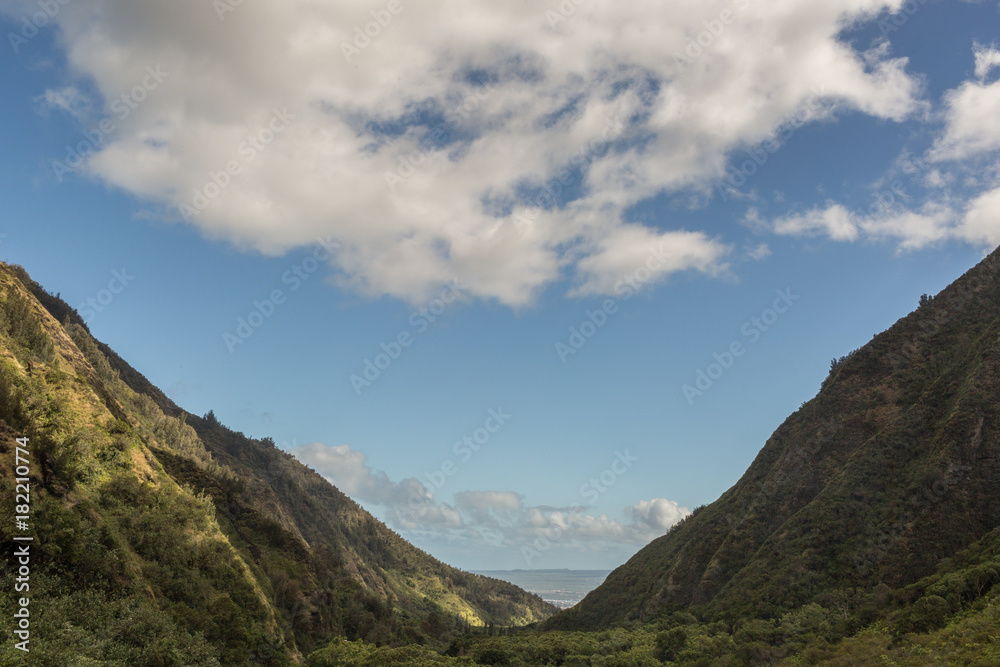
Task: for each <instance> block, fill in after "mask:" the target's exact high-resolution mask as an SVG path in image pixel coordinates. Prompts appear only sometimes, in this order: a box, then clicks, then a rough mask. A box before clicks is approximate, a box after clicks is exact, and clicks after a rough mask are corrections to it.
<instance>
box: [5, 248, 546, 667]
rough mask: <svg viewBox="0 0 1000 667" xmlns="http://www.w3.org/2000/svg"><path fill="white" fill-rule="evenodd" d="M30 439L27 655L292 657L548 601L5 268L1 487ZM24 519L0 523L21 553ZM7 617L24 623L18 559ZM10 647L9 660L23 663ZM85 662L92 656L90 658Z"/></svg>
mask: <svg viewBox="0 0 1000 667" xmlns="http://www.w3.org/2000/svg"><path fill="white" fill-rule="evenodd" d="M17 437H28V438H30V451H31V460H32V462H31V519H30V530H29V531H25V532H21V531H18V532H17V534H18V535H22V536H23V535H30V536H32V537H33V538H34V542H33V543H32V544H33V546H32V549H33V551H32V560H31V584H30V585H31V589H30V594H31V598H32V600H33V601H35V603H34V606H32V608H31V609H32V616H31V628H32V636H33V637H35V638H44V641H41V640H38V639H36V640H35V642H34V643H33V644H32V645H31V648H32V652H31V663H30V664H37V665H54V666H59V667H63V666H64V665H67V664H71V663H70V659H71V658H72V659H74V660H77V661H78V662H75V663H73V664H106V665H147V664H148V665H226V666H229V665H283V664H291V663H295V662H300V661H301V659H302V656H303V655H304V654H306V653H308V652H310V651H312V650H313V649H315V648H316V647H318V646H320V645H321V644H324V643H326V642H328V641H330V640H331V639H332V638H335V637H344V638H347V639H352V640H361V639H364V640H366V641H368V642H372V643H375V644H404V643H412V642H416V643H428V644H431V645H434V644H435V643H438V644H440V643H442V642H447V640H449V639H450V637H451V636H452V635H453V634H455V633H456V632H458V631H459V630H461V629H462V628H464V627H466V626H470V625H471V626H477V625H487V624H489V625H498V626H508V625H517V624H523V623H530V622H534V621H538V620H541V619H544V618H546V617H547V616H548V615H550V614H551V613H552V612H553V611H554V608H553V607H551V606H550V605H547V604H546V603H544V602H543V601H542V600H541V599H540V598H538V597H537V596H533V595H529V594H527V593H525V592H524V591H522V590H520V589H518V588H516V587H514V586H512V585H510V584H507V583H506V582H501V581H498V580H495V579H489V578H486V577H481V576H477V575H472V574H468V573H465V572H461V571H458V570H456V569H454V568H451V567H448V566H446V565H444V564H442V563H440V562H438V561H436V560H435V559H433V558H431V557H430V556H429V555H427V554H426V553H424V552H422V551H420V550H418V549H416V548H414V547H413V546H412V545H410V544H408V543H407V542H405V541H404V540H402V539H401V538H400V537H399V536H398V535H396V534H395V533H393V532H392V531H391V530H389V529H388V528H387V527H386V526H384V525H383V524H382V523H380V522H379V521H377V520H375V519H374V518H373V517H372V516H371V515H369V514H368V513H367V512H365V511H364V510H363V509H362V508H361V507H359V506H358V505H357V504H356V503H354V502H353V501H351V500H350V499H349V498H347V497H346V496H344V495H343V494H342V493H340V492H339V491H338V490H337V489H335V488H334V487H333V486H331V485H330V484H329V483H328V482H326V481H325V480H324V479H323V478H322V477H320V476H319V475H318V474H316V473H315V472H313V471H312V470H310V469H308V468H306V467H305V466H303V465H301V464H300V463H298V462H297V461H296V460H295V459H294V458H292V457H290V456H289V455H288V454H286V453H284V452H281V451H280V450H278V449H276V448H275V447H274V445H273V442H271V441H270V440H267V439H265V440H254V439H250V438H246V437H245V436H243V435H242V434H240V433H235V432H233V431H231V430H229V429H227V428H226V427H224V426H223V425H221V424H219V423H218V422H217V421H216V420H215V419H214V417H212V416H211V415H208V416H206V418H198V417H194V416H192V415H188V414H186V413H184V412H183V411H182V410H181V409H180V408H178V407H177V406H176V405H174V404H173V403H172V402H170V401H169V399H167V398H166V396H164V395H163V394H162V392H160V391H159V390H158V389H156V388H155V387H153V386H152V385H151V384H150V383H149V382H148V381H147V380H146V379H145V378H144V377H143V376H142V375H141V374H140V373H138V372H137V371H135V370H134V369H132V368H131V367H129V366H128V365H127V364H126V363H125V362H124V360H122V359H121V358H120V357H118V356H117V355H115V354H114V353H113V352H112V351H111V350H110V349H109V348H107V347H106V346H104V345H102V344H100V343H98V342H96V341H94V340H93V338H92V337H91V336H90V333H89V331H88V330H87V328H86V326H85V325H84V323H83V322H82V321H81V320H80V318H79V316H78V315H77V314H76V312H75V311H73V309H71V308H69V307H68V306H67V305H66V304H65V303H63V302H62V301H60V300H59V299H58V298H56V297H54V296H52V295H50V294H48V293H46V292H45V291H44V290H42V289H41V287H40V286H38V285H37V284H36V283H34V282H33V281H32V280H31V279H30V278H29V277H28V275H27V274H26V273H25V272H24V271H23V269H20V267H9V266H6V265H0V490H2V494H0V495H2V499H3V506H2V509H3V511H4V512H6V516H11V515H13V514H14V498H15V482H14V471H13V467H14V465H15V459H14V444H15V443H14V439H15V438H17ZM13 537H14V527H12V526H11V525H10V523H9V522H4V523H3V524H2V528H0V548H2V549H3V550H4V553H8V554H10V553H13V549H14V544H15V542H14V540H13ZM2 575H3V577H2V578H3V593H2V595H0V608H2V611H3V614H4V617H5V618H10V617H11V616H10V615H9V614H13V611H14V593H13V592H14V581H13V577H14V572H13V568H12V566H11V563H10V560H9V559H5V560H4V565H3V570H2ZM23 658H24V656H23V655H22V654H21V652H19V651H15V650H14V649H13V646H12V643H11V642H6V643H4V644H3V645H2V647H0V664H28V663H26V662H23ZM87 660H90V661H91V662H88V661H87Z"/></svg>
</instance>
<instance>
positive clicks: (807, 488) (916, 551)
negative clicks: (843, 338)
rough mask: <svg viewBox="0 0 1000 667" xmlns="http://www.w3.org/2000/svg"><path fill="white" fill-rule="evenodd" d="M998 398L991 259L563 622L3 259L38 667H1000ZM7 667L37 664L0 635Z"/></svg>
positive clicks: (839, 372)
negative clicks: (410, 530) (205, 406)
mask: <svg viewBox="0 0 1000 667" xmlns="http://www.w3.org/2000/svg"><path fill="white" fill-rule="evenodd" d="M60 323H61V324H60ZM998 397H1000V251H998V253H994V255H992V256H991V257H989V258H987V260H986V261H984V262H983V263H982V264H981V265H980V266H978V267H976V268H975V269H974V270H973V271H970V272H969V274H967V275H966V276H964V277H963V278H962V279H961V280H959V281H958V282H956V283H955V284H954V285H952V286H951V287H949V288H948V289H946V290H945V291H944V292H942V293H941V294H939V295H937V296H935V297H933V298H926V299H923V298H922V299H921V302H920V307H919V308H918V310H917V311H915V312H914V313H913V314H911V315H910V316H908V317H907V318H904V319H903V320H901V321H900V322H899V323H897V324H896V325H895V326H894V327H892V328H891V329H890V330H889V331H887V332H885V333H883V334H880V335H879V336H876V337H875V338H874V339H873V340H872V341H871V342H870V343H869V344H868V345H865V346H864V347H862V348H860V349H858V350H855V351H854V352H851V353H850V354H848V355H845V356H843V357H840V358H839V359H835V360H834V361H833V362H832V363H831V372H830V376H829V377H828V378H827V379H826V380H825V381H824V383H823V385H822V387H821V389H820V392H819V394H818V395H817V397H816V398H814V399H813V400H811V401H809V402H807V403H805V404H803V406H802V408H801V409H800V410H798V411H797V412H796V413H795V414H793V415H792V416H791V417H789V418H788V420H786V422H785V423H784V424H782V425H781V426H780V427H779V428H778V429H777V431H775V433H774V434H773V435H772V437H771V438H770V439H769V440H768V442H767V443H766V445H765V447H764V448H763V449H762V450H761V452H760V454H759V455H758V456H757V458H756V460H755V461H754V462H753V464H752V465H751V466H750V468H749V469H748V470H747V472H746V474H745V475H744V476H743V478H742V479H740V480H739V482H737V484H736V485H735V486H734V487H733V488H732V489H730V490H729V491H727V492H726V493H725V494H723V496H722V497H721V498H720V499H719V500H718V501H716V502H715V503H712V504H710V505H707V506H703V507H699V508H697V509H696V510H695V511H694V512H693V513H692V514H691V515H690V516H689V517H687V518H686V519H685V520H684V521H683V522H681V523H680V524H678V525H677V526H675V527H673V528H672V529H671V530H670V531H669V532H668V533H667V534H666V535H665V536H663V537H661V538H660V539H658V540H655V541H654V542H652V543H651V544H650V545H648V546H647V547H646V548H645V549H643V550H642V551H640V552H639V553H638V554H636V556H634V557H633V558H632V559H631V560H630V561H629V562H628V563H626V564H625V565H623V566H622V567H620V568H619V569H618V570H616V571H615V572H613V573H612V574H611V575H610V576H609V577H608V579H607V580H606V582H605V583H604V584H603V585H602V586H601V587H599V588H598V589H596V590H595V591H593V592H592V593H591V594H590V595H588V596H587V598H586V599H585V600H584V601H583V602H581V603H580V604H578V605H577V606H576V607H574V608H572V609H570V610H566V611H564V612H561V613H559V614H556V615H555V616H552V617H551V618H549V617H550V616H551V615H552V613H553V612H554V611H555V610H554V608H552V607H551V606H549V605H547V604H545V603H544V602H542V600H541V599H539V598H538V597H537V596H532V595H529V594H527V593H525V592H524V591H521V590H520V589H517V588H516V587H513V586H511V585H510V584H507V583H505V582H501V581H498V580H495V579H490V578H487V577H482V576H478V575H472V574H469V573H465V572H461V571H459V570H456V569H454V568H451V567H448V566H447V565H444V564H442V563H440V562H438V561H436V560H434V559H433V558H431V557H430V556H429V555H428V554H426V553H424V552H422V551H420V550H418V549H416V548H415V547H413V546H412V545H410V544H409V543H407V542H406V541H405V540H403V539H402V538H401V537H400V536H399V535H397V534H396V533H394V532H393V531H391V530H389V529H388V528H387V527H386V526H385V525H383V524H382V523H380V522H379V521H377V520H376V519H375V518H374V517H372V516H371V515H369V514H368V513H367V512H365V511H364V510H363V509H362V508H361V507H359V506H358V505H357V504H356V503H354V502H353V501H351V500H350V499H349V498H348V497H347V496H345V495H344V494H342V493H340V492H339V491H338V490H337V489H336V488H334V487H333V486H331V485H330V484H329V483H327V482H326V481H325V480H324V479H323V478H322V477H320V476H319V475H318V474H317V473H315V472H314V471H312V470H310V469H309V468H307V467H305V466H303V465H301V464H300V463H299V462H298V461H296V460H295V459H294V458H293V457H292V456H290V455H289V454H287V453H286V452H283V451H281V450H279V449H277V448H276V447H275V446H274V442H273V441H272V440H270V439H268V438H264V439H260V440H258V439H253V438H248V437H246V436H245V435H243V434H242V433H238V432H235V431H233V430H231V429H229V428H227V427H225V426H224V425H223V424H221V423H219V421H218V419H216V418H215V415H214V414H213V413H211V412H209V413H208V414H206V415H205V416H204V417H198V416H195V415H191V414H188V413H186V412H184V411H183V410H182V409H181V408H179V407H178V406H176V405H175V404H173V403H172V402H171V401H170V400H169V399H168V398H167V397H166V396H165V395H164V394H163V393H162V392H160V391H159V390H158V389H157V388H156V387H154V386H153V385H152V384H151V383H150V382H149V381H148V380H147V379H146V378H144V377H143V376H142V375H141V374H140V373H138V372H137V371H136V370H135V369H133V368H131V367H130V366H129V365H128V364H127V363H126V362H125V361H124V360H122V359H121V358H120V357H118V355H116V354H114V352H113V351H112V350H110V348H108V347H107V346H105V345H103V344H102V343H99V342H98V341H95V340H94V339H93V338H92V336H91V335H90V332H89V330H88V329H87V327H86V325H85V324H84V323H83V322H82V320H81V319H80V318H79V315H78V314H77V313H76V312H75V311H74V310H73V309H72V308H70V307H68V306H67V305H66V304H65V303H63V302H62V301H61V300H60V299H59V298H58V296H53V295H51V294H49V293H47V292H45V290H43V289H42V288H41V287H40V286H39V285H37V283H34V282H33V281H31V279H30V277H28V275H27V273H25V272H24V270H23V269H21V268H20V267H7V266H4V265H0V491H2V494H0V498H2V501H3V503H2V507H0V511H4V512H6V513H7V516H10V515H11V514H12V513H13V511H12V509H13V498H14V481H13V479H14V474H13V470H12V465H13V456H11V453H12V448H13V441H14V439H15V438H16V437H22V436H27V437H29V438H30V439H31V452H32V457H33V458H32V461H33V462H32V474H31V488H32V491H31V494H32V495H31V498H32V500H31V503H32V518H31V528H32V532H31V534H32V536H33V537H34V538H35V542H34V545H35V551H34V552H33V555H32V578H31V595H32V598H33V599H35V600H39V601H44V604H38V605H36V606H33V607H32V616H31V627H32V632H33V636H34V637H44V642H42V641H38V642H37V643H35V644H33V645H32V655H31V662H30V664H38V665H53V666H56V665H58V666H60V667H61V666H63V665H67V664H94V665H123V666H125V665H128V666H132V665H157V666H158V665H199V666H202V665H204V666H210V665H213V666H214V665H225V666H226V667H229V666H230V665H290V664H306V665H309V666H311V667H326V666H329V665H378V666H381V665H448V664H456V665H460V664H464V665H474V664H478V665H510V666H517V665H594V666H596V665H630V666H631V665H638V666H642V665H699V666H700V665H705V666H708V665H741V666H742V665H788V666H791V665H814V664H822V665H845V666H846V665H869V664H871V665H874V664H884V665H926V664H966V665H995V664H1000V646H998V641H1000V610H998V596H1000V588H997V584H998V583H1000V526H998V521H997V517H998V516H1000V495H998V494H997V493H996V489H997V485H998V482H1000V417H998V415H1000V409H998V408H1000V405H998V403H1000V398H998ZM10 531H11V528H10V526H9V525H3V527H2V528H0V549H3V550H5V552H6V553H11V551H12V549H13V545H14V542H13V540H12V537H13V535H12V534H11V532H10ZM13 577H14V571H13V569H12V568H11V566H10V563H9V562H8V561H5V562H4V565H3V569H2V570H0V580H2V581H0V586H2V587H3V588H2V590H3V593H2V594H0V611H2V613H3V614H4V615H5V617H9V616H7V615H9V614H12V613H13V610H14V605H15V601H14V598H13V593H12V591H13V590H14V587H13ZM0 664H4V665H7V664H11V665H16V664H29V663H28V662H27V661H26V660H25V656H24V655H23V654H22V653H21V652H18V651H15V650H14V649H13V645H12V643H11V642H5V643H4V644H3V645H0Z"/></svg>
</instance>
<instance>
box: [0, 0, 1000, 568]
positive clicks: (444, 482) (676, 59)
mask: <svg viewBox="0 0 1000 667" xmlns="http://www.w3.org/2000/svg"><path fill="white" fill-rule="evenodd" d="M0 17H2V18H0V31H2V33H3V35H4V42H5V44H4V45H2V46H0V50H2V51H3V53H2V55H0V84H2V90H3V94H2V95H0V114H2V118H3V123H2V124H0V202H2V204H3V209H2V214H0V216H2V223H0V259H3V260H4V261H7V262H12V263H17V264H21V265H22V266H24V267H25V268H27V270H28V271H29V273H31V275H32V277H33V278H35V279H36V280H38V281H39V282H40V283H41V284H42V285H43V286H45V287H46V288H47V289H48V290H49V291H51V292H53V293H59V294H60V295H61V296H62V298H63V299H65V300H66V301H67V302H68V303H70V305H73V306H75V307H77V308H78V310H79V311H80V313H81V315H83V316H84V317H85V319H86V320H87V322H88V325H89V326H90V328H91V330H92V331H93V333H94V334H95V335H96V336H97V337H98V338H99V339H101V340H103V341H105V342H107V343H108V344H109V345H111V346H112V348H114V349H115V350H116V351H117V352H118V353H119V354H121V355H122V356H123V357H124V358H125V359H127V360H128V361H129V362H130V363H131V364H132V365H133V366H135V367H136V368H137V369H138V370H139V371H140V372H142V373H143V374H145V375H146V376H147V377H148V378H149V379H150V380H151V381H152V382H153V383H154V384H156V385H157V386H159V387H161V388H162V389H163V390H164V391H165V392H166V393H167V395H169V396H170V397H171V398H172V399H173V400H174V401H176V402H177V403H178V404H179V405H181V406H182V407H184V408H185V409H187V410H188V411H190V412H193V413H196V414H205V413H207V412H208V411H209V410H212V411H214V413H215V415H216V416H217V417H218V418H219V419H220V421H222V422H223V423H224V424H226V425H228V426H229V427H231V428H233V429H235V430H238V431H242V432H244V433H246V434H247V435H249V436H251V437H255V438H263V437H271V438H273V439H274V441H275V442H276V444H277V445H278V446H279V447H281V448H282V449H285V450H288V451H290V452H292V453H293V454H294V455H295V456H297V457H298V458H299V460H301V461H302V462H303V463H305V464H307V465H309V466H310V467H312V468H313V469H315V470H316V471H318V472H319V473H320V474H322V475H324V476H325V477H326V478H327V479H329V480H330V481H331V482H332V483H334V484H335V485H336V486H337V487H338V488H340V489H341V490H343V491H344V492H345V493H347V494H348V495H350V496H351V497H352V498H354V499H355V500H357V501H358V502H359V503H360V504H362V505H363V506H364V507H365V508H367V509H368V510H370V511H371V512H372V513H373V514H375V516H377V517H378V518H380V519H381V520H383V521H385V522H386V524H387V525H389V526H390V527H391V528H392V529H393V530H396V531H397V532H399V533H400V534H401V535H402V536H403V537H405V538H407V539H408V540H410V541H412V542H413V543H414V544H416V545H417V546H419V547H420V548H422V549H424V550H426V551H428V552H429V553H431V554H432V555H434V556H436V557H438V558H440V559H442V560H444V561H446V562H448V563H450V564H453V565H456V566H458V567H462V568H465V569H473V570H475V569H519V568H520V569H532V568H563V567H566V568H595V569H602V568H609V569H610V568H613V567H616V566H617V565H619V564H621V563H623V562H625V560H627V559H628V558H629V557H630V556H631V555H632V554H634V553H635V552H636V551H637V550H638V549H640V548H641V547H642V546H643V545H645V544H646V543H648V542H649V541H650V540H652V539H654V538H656V537H657V536H659V535H662V534H664V533H665V532H666V531H667V530H668V529H669V528H670V527H671V526H672V525H674V524H675V523H677V522H678V521H679V520H681V519H682V518H683V517H684V516H686V515H687V514H688V513H689V512H690V511H691V510H692V509H694V508H696V507H698V506H700V505H703V504H707V503H710V502H712V501H714V500H715V499H716V498H718V497H719V495H721V494H722V493H723V492H724V491H725V490H726V489H727V488H729V487H730V486H732V485H733V484H734V483H735V482H736V481H737V480H738V479H739V477H740V475H742V473H743V472H744V471H745V470H746V468H747V467H748V466H749V465H750V463H751V462H752V461H753V459H754V457H755V456H756V454H757V452H758V451H759V450H760V449H761V447H763V446H764V444H765V442H766V441H767V439H768V437H769V436H770V434H771V433H772V432H773V431H774V430H775V429H776V428H777V427H778V426H779V425H780V424H781V422H782V421H783V420H784V419H785V418H786V417H787V416H788V415H789V414H791V413H792V412H794V411H795V410H796V409H798V407H799V406H800V405H801V404H802V403H804V402H805V401H808V400H809V399H810V398H812V397H813V396H814V395H815V394H816V392H817V391H818V389H819V387H820V384H821V382H822V381H823V379H824V378H825V377H826V375H827V373H828V371H829V368H830V360H831V359H833V358H836V357H840V356H842V355H845V354H847V353H849V352H850V351H852V350H854V349H856V348H857V347H860V346H861V345H863V344H865V343H866V342H867V341H869V340H870V339H871V337H872V336H874V335H876V334H877V333H879V332H881V331H883V330H885V329H886V328H888V327H889V326H891V325H892V323H893V322H895V321H896V320H897V319H898V318H900V317H902V316H903V315H905V314H907V313H908V312H910V311H911V310H913V309H914V308H915V307H916V305H917V303H918V300H919V298H920V296H921V295H922V294H925V293H926V294H932V295H933V294H935V293H937V292H938V291H940V290H941V289H942V288H944V287H945V286H946V285H948V284H949V283H950V282H952V281H953V280H955V279H956V278H958V277H959V276H960V275H961V274H962V273H964V272H965V271H966V270H968V269H969V268H971V267H972V266H974V265H975V264H976V263H977V262H978V261H979V260H981V259H982V258H983V257H984V256H985V254H986V253H987V252H989V251H990V250H992V249H993V248H995V247H996V246H997V245H998V244H1000V122H997V118H998V117H1000V113H998V112H1000V46H998V44H997V39H998V35H1000V7H998V5H997V3H996V2H995V0H990V1H989V2H986V1H984V2H959V1H957V0H953V1H950V2H935V1H933V0H928V1H926V2H923V1H920V0H908V2H900V1H899V0H831V1H829V2H824V3H815V2H805V1H804V0H796V1H792V0H775V1H769V2H763V0H718V1H715V2H708V1H705V2H693V1H676V2H659V1H654V0H645V1H643V0H637V1H635V2H628V3H622V2H610V1H603V0H563V1H562V2H556V1H555V0H553V1H551V2H539V3H527V2H523V3H496V2H486V1H485V0H463V1H462V2H457V1H453V0H441V1H440V2H435V3H417V2H412V1H411V0H371V1H370V2H356V1H351V2H347V1H345V0H308V1H307V0H280V1H279V0H255V1H253V2H250V1H247V2H242V1H238V0H213V1H212V2H207V1H205V0H201V1H195V0H174V1H172V2H169V3H166V2H155V1H154V0H24V1H21V0H0Z"/></svg>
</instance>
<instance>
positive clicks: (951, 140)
mask: <svg viewBox="0 0 1000 667" xmlns="http://www.w3.org/2000/svg"><path fill="white" fill-rule="evenodd" d="M975 58H976V77H977V79H976V80H973V81H966V82H965V83H963V84H962V85H961V86H959V87H958V88H957V89H955V90H952V91H950V92H949V93H948V95H947V97H946V99H945V105H946V107H947V109H946V111H945V123H946V126H945V132H944V134H943V136H941V137H940V138H939V139H938V141H937V142H936V144H935V145H934V148H933V149H932V150H931V152H930V155H929V157H930V159H931V160H934V161H945V160H963V159H966V158H970V157H974V156H977V155H981V154H983V153H985V152H988V151H994V150H996V149H998V148H1000V124H998V123H997V122H996V117H997V109H1000V80H997V81H993V82H992V83H988V82H987V81H986V77H987V75H988V74H989V73H990V71H991V70H992V69H993V68H994V67H997V66H998V65H1000V51H998V50H997V49H995V48H992V47H984V46H980V45H976V47H975Z"/></svg>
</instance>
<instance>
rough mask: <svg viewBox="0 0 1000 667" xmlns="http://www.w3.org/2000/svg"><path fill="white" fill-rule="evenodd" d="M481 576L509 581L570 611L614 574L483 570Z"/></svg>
mask: <svg viewBox="0 0 1000 667" xmlns="http://www.w3.org/2000/svg"><path fill="white" fill-rule="evenodd" d="M478 574H482V575H485V576H487V577H493V578H494V579H502V580H503V581H508V582H510V583H512V584H514V585H515V586H520V587H521V588H523V589H524V590H526V591H528V592H529V593H535V594H536V595H538V596H539V597H540V598H542V599H543V600H545V601H546V602H551V603H552V604H554V605H556V606H557V607H561V608H563V609H566V608H568V607H572V606H573V605H575V604H576V603H577V602H579V601H580V600H582V599H583V598H584V597H586V595H587V593H589V592H590V591H592V590H594V589H595V588H597V587H598V586H600V585H601V584H602V583H603V582H604V580H605V579H606V578H607V576H608V575H609V574H611V570H480V571H478Z"/></svg>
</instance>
